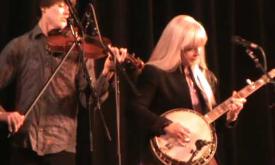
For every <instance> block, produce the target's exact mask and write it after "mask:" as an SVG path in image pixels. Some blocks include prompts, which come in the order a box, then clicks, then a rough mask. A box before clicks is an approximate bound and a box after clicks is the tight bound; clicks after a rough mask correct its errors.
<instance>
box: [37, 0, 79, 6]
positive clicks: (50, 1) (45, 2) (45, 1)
mask: <svg viewBox="0 0 275 165" xmlns="http://www.w3.org/2000/svg"><path fill="white" fill-rule="evenodd" d="M39 1H40V2H39V5H40V7H50V6H52V5H54V4H56V3H57V2H64V1H65V0H39ZM70 1H71V2H72V4H73V5H75V4H76V2H77V0H70Z"/></svg>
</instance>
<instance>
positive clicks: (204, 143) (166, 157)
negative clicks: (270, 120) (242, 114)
mask: <svg viewBox="0 0 275 165" xmlns="http://www.w3.org/2000/svg"><path fill="white" fill-rule="evenodd" d="M274 77H275V69H272V70H271V71H270V72H268V76H267V75H263V76H262V77H261V78H259V79H258V80H257V81H255V82H252V83H249V84H248V85H247V86H245V87H244V88H242V89H241V90H239V91H238V92H237V93H238V95H239V96H241V97H244V98H246V97H248V96H249V95H251V94H252V93H253V92H255V91H256V90H258V89H259V88H260V87H262V86H263V85H265V84H266V83H268V82H270V81H271V78H274ZM231 103H232V97H230V98H228V99H227V100H225V101H224V102H222V103H221V104H220V105H218V106H216V107H215V108H214V109H213V110H212V111H210V112H208V113H207V114H205V115H202V114H200V113H199V112H196V111H193V110H190V109H185V108H176V109H172V110H169V111H167V112H165V113H164V114H162V116H164V117H166V118H168V119H169V120H171V121H173V122H177V123H180V124H181V125H182V126H184V127H185V128H187V129H189V130H190V132H191V137H190V141H189V142H188V143H186V144H181V143H179V142H178V140H177V139H176V138H174V137H171V136H170V135H162V136H155V137H153V138H151V139H150V147H151V150H152V152H153V155H154V156H155V157H156V158H157V159H158V160H159V161H160V162H161V163H162V164H164V165H206V164H207V163H208V162H209V161H210V160H211V159H212V158H213V157H214V154H215V152H216V149H217V137H216V133H215V131H214V129H213V127H212V126H211V123H212V122H214V121H215V120H216V119H218V118H219V117H220V116H222V115H223V114H225V113H226V112H227V111H228V110H229V108H228V105H230V104H231Z"/></svg>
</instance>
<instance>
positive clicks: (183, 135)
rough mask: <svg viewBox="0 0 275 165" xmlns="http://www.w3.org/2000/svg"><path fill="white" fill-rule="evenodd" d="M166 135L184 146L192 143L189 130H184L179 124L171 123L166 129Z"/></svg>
mask: <svg viewBox="0 0 275 165" xmlns="http://www.w3.org/2000/svg"><path fill="white" fill-rule="evenodd" d="M164 131H165V132H166V134H169V135H171V136H173V137H175V138H176V139H178V141H179V142H180V143H182V144H184V143H188V142H189V141H190V136H191V133H190V131H189V130H188V129H187V128H184V127H183V126H182V125H181V124H179V123H171V124H169V125H168V126H166V127H164Z"/></svg>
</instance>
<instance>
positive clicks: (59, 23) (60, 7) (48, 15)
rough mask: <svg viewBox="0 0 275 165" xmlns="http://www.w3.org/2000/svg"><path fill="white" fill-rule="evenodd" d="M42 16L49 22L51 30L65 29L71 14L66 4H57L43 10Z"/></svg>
mask: <svg viewBox="0 0 275 165" xmlns="http://www.w3.org/2000/svg"><path fill="white" fill-rule="evenodd" d="M42 15H43V16H44V17H45V19H46V20H47V22H48V25H49V26H50V28H51V29H63V28H64V27H66V26H67V19H68V17H69V15H70V12H69V8H68V6H67V4H66V3H65V2H57V3H55V4H54V5H52V6H50V7H45V8H43V9H42Z"/></svg>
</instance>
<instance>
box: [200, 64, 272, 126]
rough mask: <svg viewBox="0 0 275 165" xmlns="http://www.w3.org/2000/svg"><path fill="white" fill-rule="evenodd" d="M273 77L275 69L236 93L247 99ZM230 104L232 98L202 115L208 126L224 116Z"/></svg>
mask: <svg viewBox="0 0 275 165" xmlns="http://www.w3.org/2000/svg"><path fill="white" fill-rule="evenodd" d="M274 77H275V69H272V70H271V71H269V72H268V73H267V75H266V74H265V75H263V76H262V77H261V78H259V79H258V80H257V81H255V82H251V83H249V84H248V85H247V86H245V87H244V88H242V89H241V90H239V91H238V92H237V95H238V96H240V97H243V98H246V97H248V96H249V95H251V94H252V93H254V92H255V91H256V90H258V89H259V88H261V87H262V86H264V85H265V84H267V83H268V82H270V81H271V79H272V78H274ZM231 103H232V96H231V97H229V98H228V99H226V100H225V101H223V102H222V103H221V104H219V105H218V106H216V107H215V108H214V109H213V110H212V111H210V112H208V113H207V114H205V115H204V117H205V119H206V120H207V122H208V123H209V124H210V123H212V122H214V121H215V120H216V119H218V118H219V117H220V116H222V115H223V114H225V113H226V112H227V111H228V110H229V108H228V105H230V104H231Z"/></svg>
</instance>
